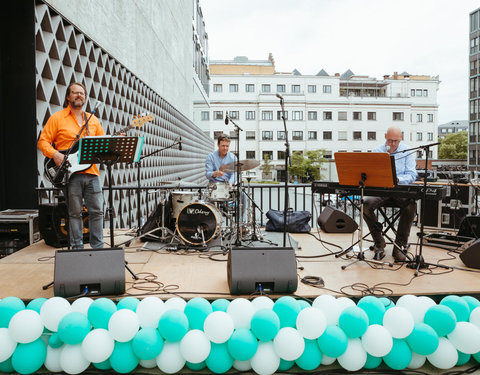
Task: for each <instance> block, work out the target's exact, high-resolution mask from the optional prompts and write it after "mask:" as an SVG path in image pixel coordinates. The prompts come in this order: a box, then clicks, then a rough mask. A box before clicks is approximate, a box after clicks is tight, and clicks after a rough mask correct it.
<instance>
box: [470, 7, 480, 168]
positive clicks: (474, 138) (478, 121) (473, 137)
mask: <svg viewBox="0 0 480 375" xmlns="http://www.w3.org/2000/svg"><path fill="white" fill-rule="evenodd" d="M469 39H470V51H469V52H470V57H469V72H470V95H469V106H468V108H469V132H468V135H469V141H468V167H469V169H470V170H473V171H476V170H478V169H479V166H480V160H479V155H480V143H479V140H478V135H479V134H480V86H479V85H480V8H478V9H477V10H475V11H473V12H471V13H470V35H469Z"/></svg>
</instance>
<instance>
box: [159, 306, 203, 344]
mask: <svg viewBox="0 0 480 375" xmlns="http://www.w3.org/2000/svg"><path fill="white" fill-rule="evenodd" d="M192 329H193V328H192ZM197 329H198V328H197ZM158 331H159V332H160V335H162V337H163V338H164V339H165V340H167V341H171V342H177V341H180V340H181V339H183V336H185V335H186V334H187V332H188V318H187V315H185V314H184V313H183V312H182V311H180V310H177V309H171V310H167V311H165V312H164V313H163V314H162V316H161V317H160V320H159V322H158ZM202 331H203V327H202Z"/></svg>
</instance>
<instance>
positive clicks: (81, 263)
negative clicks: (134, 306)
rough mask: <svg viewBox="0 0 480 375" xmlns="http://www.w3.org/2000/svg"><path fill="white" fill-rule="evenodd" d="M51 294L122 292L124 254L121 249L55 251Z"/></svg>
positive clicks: (123, 288)
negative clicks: (52, 290)
mask: <svg viewBox="0 0 480 375" xmlns="http://www.w3.org/2000/svg"><path fill="white" fill-rule="evenodd" d="M54 275H55V276H54V294H55V296H59V297H71V296H79V295H81V294H85V293H86V294H88V295H105V294H108V295H118V294H123V293H125V254H124V251H123V249H121V248H109V249H91V250H58V251H57V252H56V253H55V274H54Z"/></svg>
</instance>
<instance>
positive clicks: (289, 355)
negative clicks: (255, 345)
mask: <svg viewBox="0 0 480 375" xmlns="http://www.w3.org/2000/svg"><path fill="white" fill-rule="evenodd" d="M273 348H274V349H275V353H277V355H278V356H279V357H280V358H282V359H284V360H286V361H295V360H296V359H298V358H299V357H300V356H301V355H302V353H303V351H304V350H305V340H304V338H303V336H302V335H301V334H300V333H299V332H298V331H297V330H296V329H294V328H291V327H284V328H282V329H281V330H280V331H278V333H277V335H276V336H275V338H274V339H273Z"/></svg>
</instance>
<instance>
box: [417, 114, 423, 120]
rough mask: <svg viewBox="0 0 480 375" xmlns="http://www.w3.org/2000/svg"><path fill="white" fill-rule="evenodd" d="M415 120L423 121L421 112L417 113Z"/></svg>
mask: <svg viewBox="0 0 480 375" xmlns="http://www.w3.org/2000/svg"><path fill="white" fill-rule="evenodd" d="M417 122H423V115H422V114H421V113H417Z"/></svg>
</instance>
